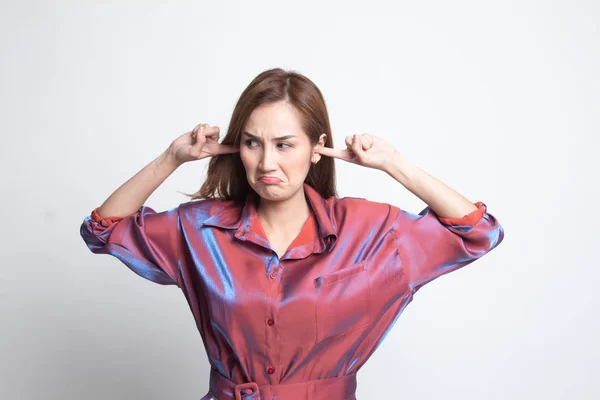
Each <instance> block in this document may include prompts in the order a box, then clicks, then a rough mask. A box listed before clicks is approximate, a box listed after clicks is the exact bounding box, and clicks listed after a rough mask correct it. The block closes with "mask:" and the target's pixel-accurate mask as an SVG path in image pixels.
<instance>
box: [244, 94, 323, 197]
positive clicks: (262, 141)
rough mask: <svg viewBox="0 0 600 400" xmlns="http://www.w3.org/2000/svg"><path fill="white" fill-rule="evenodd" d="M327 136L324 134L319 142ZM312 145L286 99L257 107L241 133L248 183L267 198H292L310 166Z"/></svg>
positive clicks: (261, 195) (299, 187)
mask: <svg viewBox="0 0 600 400" xmlns="http://www.w3.org/2000/svg"><path fill="white" fill-rule="evenodd" d="M326 138H327V135H325V134H322V135H321V140H320V142H319V144H320V145H324V143H325V140H326ZM314 147H315V146H313V145H312V144H311V143H310V140H309V138H308V135H307V134H306V133H305V132H304V131H303V129H302V126H301V115H300V114H299V112H298V111H297V110H296V109H295V108H294V107H293V106H292V105H290V104H289V103H287V102H277V103H270V104H264V105H262V106H260V107H257V108H256V109H254V111H253V112H252V114H250V118H249V119H248V121H247V122H246V126H245V127H244V130H243V132H242V138H241V142H240V157H241V159H242V163H243V164H244V168H245V169H246V177H247V179H248V183H249V184H250V186H251V187H252V189H254V191H255V192H256V193H258V194H259V195H260V197H261V198H262V199H264V200H267V201H281V200H286V199H289V198H290V197H292V196H293V195H294V194H296V193H297V192H298V190H300V189H301V188H302V185H303V183H304V179H305V178H306V175H307V174H308V170H309V169H310V164H311V160H313V157H316V158H314V160H318V159H319V157H320V155H319V154H317V155H316V156H315V155H314V154H313V149H314Z"/></svg>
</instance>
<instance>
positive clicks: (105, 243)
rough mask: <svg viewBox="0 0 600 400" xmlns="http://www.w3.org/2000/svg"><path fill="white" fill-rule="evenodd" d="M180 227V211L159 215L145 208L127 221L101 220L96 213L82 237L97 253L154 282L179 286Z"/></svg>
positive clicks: (83, 228)
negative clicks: (109, 256)
mask: <svg viewBox="0 0 600 400" xmlns="http://www.w3.org/2000/svg"><path fill="white" fill-rule="evenodd" d="M180 227H181V226H180V221H179V213H178V208H174V209H171V210H168V211H164V212H161V213H157V212H156V211H154V210H153V209H152V208H150V207H147V206H143V207H141V208H140V209H139V210H138V211H137V212H136V213H135V214H133V215H130V216H127V217H124V218H120V217H117V218H101V217H99V216H98V214H97V213H96V210H94V211H92V213H91V215H88V216H87V217H85V219H84V221H83V223H82V224H81V228H80V234H81V237H82V238H83V240H84V242H85V243H86V245H87V246H88V248H89V249H90V250H91V251H92V252H93V253H96V254H110V255H112V256H115V257H116V258H118V259H119V260H120V261H121V262H123V263H124V264H125V265H126V266H127V267H129V268H130V269H131V270H132V271H134V272H135V273H136V274H138V275H139V276H141V277H143V278H146V279H148V280H150V281H152V282H155V283H159V284H162V285H177V286H179V280H180V276H181V275H180V271H179V261H178V258H179V245H180V239H179V238H180V236H181V235H180Z"/></svg>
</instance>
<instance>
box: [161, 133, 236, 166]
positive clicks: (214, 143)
mask: <svg viewBox="0 0 600 400" xmlns="http://www.w3.org/2000/svg"><path fill="white" fill-rule="evenodd" d="M219 135H220V130H219V127H218V126H216V125H215V126H210V125H208V124H198V125H196V127H195V128H194V129H193V130H191V131H190V132H186V133H184V134H183V135H181V136H179V137H178V138H177V139H175V140H174V141H173V143H171V145H170V146H169V149H168V151H167V153H168V154H169V156H170V157H172V158H173V160H174V161H175V163H177V164H183V163H186V162H188V161H195V160H201V159H203V158H206V157H212V156H216V155H220V154H231V153H237V152H238V151H239V149H238V148H236V147H233V146H228V145H223V144H220V143H219Z"/></svg>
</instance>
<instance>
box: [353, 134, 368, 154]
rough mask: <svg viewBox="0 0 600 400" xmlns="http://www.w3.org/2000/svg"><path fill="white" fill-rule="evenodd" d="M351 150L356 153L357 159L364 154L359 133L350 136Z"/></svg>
mask: <svg viewBox="0 0 600 400" xmlns="http://www.w3.org/2000/svg"><path fill="white" fill-rule="evenodd" d="M352 151H353V152H354V154H355V155H356V157H357V158H358V159H359V160H362V159H363V157H364V154H365V151H364V150H363V148H362V143H361V139H360V135H358V134H355V135H354V136H352Z"/></svg>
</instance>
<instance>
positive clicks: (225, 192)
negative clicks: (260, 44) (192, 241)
mask: <svg viewBox="0 0 600 400" xmlns="http://www.w3.org/2000/svg"><path fill="white" fill-rule="evenodd" d="M279 101H285V102H288V103H289V104H291V105H292V106H294V107H295V108H296V109H297V110H298V111H299V113H300V115H302V119H303V121H302V128H303V130H304V132H305V133H306V134H307V135H308V137H309V139H310V142H311V144H313V145H315V144H317V142H318V141H319V136H321V134H323V133H325V134H326V135H327V140H326V143H325V146H327V147H333V146H332V144H333V139H332V136H331V126H330V124H329V115H328V113H327V107H326V105H325V99H324V98H323V95H322V94H321V91H320V90H319V88H318V87H317V86H316V85H315V84H314V83H313V82H312V81H311V80H310V79H308V78H307V77H305V76H304V75H302V74H300V73H298V72H295V71H285V70H283V69H281V68H274V69H270V70H267V71H264V72H261V73H260V74H259V75H258V76H256V78H254V80H252V82H250V84H249V85H248V87H247V88H246V89H245V90H244V91H243V92H242V94H241V96H240V98H239V100H238V102H237V104H236V106H235V108H234V110H233V114H232V116H231V121H230V122H229V127H228V129H227V134H226V135H225V137H224V138H223V140H222V142H221V143H222V144H225V145H233V146H235V147H237V148H239V147H240V142H241V137H242V131H243V129H244V126H245V125H246V122H247V121H248V118H249V117H250V114H251V113H252V111H254V109H255V108H257V107H259V106H261V105H263V104H269V103H276V102H279ZM304 182H305V183H307V184H308V185H310V186H311V187H313V188H314V189H315V190H316V191H317V192H318V193H319V194H320V195H321V196H322V197H324V198H328V197H331V196H336V197H337V193H336V190H335V165H334V160H333V158H331V157H324V156H321V159H320V160H319V162H318V163H316V164H313V163H311V165H310V170H309V172H308V175H307V176H306V179H305V180H304ZM253 192H254V190H253V189H252V188H251V187H250V184H249V183H248V180H247V178H246V171H245V169H244V165H243V164H242V159H241V157H240V153H239V152H237V153H231V154H221V155H217V156H214V157H212V158H211V160H210V162H209V164H208V173H207V178H206V181H205V182H204V183H203V184H202V186H201V187H200V190H199V191H198V192H196V193H194V194H191V195H188V196H190V197H191V198H192V200H199V199H220V200H234V201H244V200H245V199H246V197H247V196H248V195H249V194H252V193H253Z"/></svg>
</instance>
